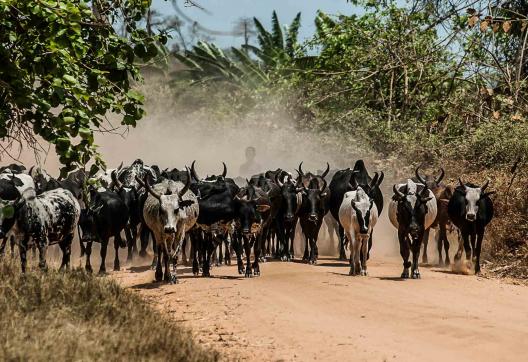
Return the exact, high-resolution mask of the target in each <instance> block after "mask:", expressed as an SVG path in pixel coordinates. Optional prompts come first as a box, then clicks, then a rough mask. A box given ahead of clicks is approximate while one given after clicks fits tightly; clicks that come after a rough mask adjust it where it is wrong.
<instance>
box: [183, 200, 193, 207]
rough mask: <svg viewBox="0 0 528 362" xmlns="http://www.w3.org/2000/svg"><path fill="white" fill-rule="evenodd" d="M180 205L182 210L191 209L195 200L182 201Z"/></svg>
mask: <svg viewBox="0 0 528 362" xmlns="http://www.w3.org/2000/svg"><path fill="white" fill-rule="evenodd" d="M179 204H180V209H183V208H184V207H189V206H191V205H192V204H194V200H181V201H180V202H179Z"/></svg>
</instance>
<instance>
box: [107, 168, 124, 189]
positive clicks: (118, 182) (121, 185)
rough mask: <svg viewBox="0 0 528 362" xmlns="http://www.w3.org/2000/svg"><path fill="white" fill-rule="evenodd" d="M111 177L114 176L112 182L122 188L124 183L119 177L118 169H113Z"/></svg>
mask: <svg viewBox="0 0 528 362" xmlns="http://www.w3.org/2000/svg"><path fill="white" fill-rule="evenodd" d="M110 177H111V178H112V182H113V183H114V185H115V186H116V187H117V188H118V189H121V188H122V187H123V184H122V183H121V182H120V181H119V179H118V178H117V171H116V170H113V171H112V172H111V173H110Z"/></svg>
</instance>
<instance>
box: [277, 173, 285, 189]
mask: <svg viewBox="0 0 528 362" xmlns="http://www.w3.org/2000/svg"><path fill="white" fill-rule="evenodd" d="M275 183H276V184H277V185H279V187H281V188H282V186H284V184H283V183H282V182H281V180H280V177H279V174H276V175H275Z"/></svg>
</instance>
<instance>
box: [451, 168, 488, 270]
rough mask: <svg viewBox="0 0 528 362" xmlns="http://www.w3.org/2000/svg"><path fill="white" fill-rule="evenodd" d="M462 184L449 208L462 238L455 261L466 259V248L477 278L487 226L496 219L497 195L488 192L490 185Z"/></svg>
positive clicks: (452, 219) (456, 189)
mask: <svg viewBox="0 0 528 362" xmlns="http://www.w3.org/2000/svg"><path fill="white" fill-rule="evenodd" d="M458 181H459V186H457V187H456V188H455V192H454V194H453V196H452V197H451V199H450V200H449V204H448V205H447V211H448V213H449V218H450V219H451V221H452V222H453V224H455V226H456V227H458V229H459V230H460V233H461V234H462V240H461V241H460V240H459V245H458V251H457V253H456V255H455V261H459V260H460V259H461V258H462V252H463V249H462V248H464V249H465V251H466V260H468V261H469V260H470V259H471V257H472V256H473V259H474V261H475V274H479V273H480V250H481V248H482V240H483V239H484V232H485V230H486V225H488V224H489V223H490V222H491V220H492V219H493V202H492V201H491V198H490V197H489V196H490V195H491V194H493V193H494V191H491V192H486V189H487V188H488V185H489V181H487V182H486V183H485V184H484V185H483V186H482V187H479V186H477V185H474V184H471V183H468V184H465V183H464V182H462V180H461V179H460V178H459V179H458ZM470 242H471V244H470Z"/></svg>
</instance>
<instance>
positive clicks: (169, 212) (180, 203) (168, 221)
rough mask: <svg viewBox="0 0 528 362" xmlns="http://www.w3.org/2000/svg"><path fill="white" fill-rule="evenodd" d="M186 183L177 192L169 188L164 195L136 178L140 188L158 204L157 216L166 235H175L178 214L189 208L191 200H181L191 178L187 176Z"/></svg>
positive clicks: (145, 181)
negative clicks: (143, 188) (144, 189)
mask: <svg viewBox="0 0 528 362" xmlns="http://www.w3.org/2000/svg"><path fill="white" fill-rule="evenodd" d="M188 176H189V177H188V182H187V183H186V184H185V186H184V187H183V188H182V189H181V190H179V191H178V192H172V191H171V190H170V189H169V188H167V190H166V191H165V193H164V194H159V193H158V192H156V191H155V190H154V189H153V188H152V187H151V186H150V185H149V184H148V182H147V178H146V177H145V180H144V181H143V180H141V179H140V178H139V177H136V181H137V182H138V183H139V184H140V185H141V186H142V187H145V188H146V190H147V191H148V193H149V194H150V195H152V196H153V197H154V198H155V199H156V200H158V202H159V208H158V210H159V216H160V219H161V223H162V225H163V231H164V232H165V233H167V234H174V233H176V231H177V229H176V227H177V223H178V220H179V218H180V213H181V212H182V211H183V209H184V208H186V207H188V206H191V205H192V204H193V203H194V201H193V200H183V199H182V197H183V195H185V193H186V192H187V191H188V190H189V186H190V185H191V182H190V181H191V177H190V175H188Z"/></svg>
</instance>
